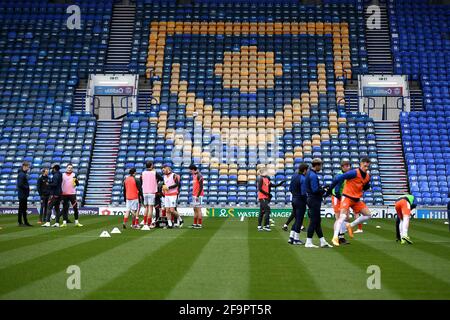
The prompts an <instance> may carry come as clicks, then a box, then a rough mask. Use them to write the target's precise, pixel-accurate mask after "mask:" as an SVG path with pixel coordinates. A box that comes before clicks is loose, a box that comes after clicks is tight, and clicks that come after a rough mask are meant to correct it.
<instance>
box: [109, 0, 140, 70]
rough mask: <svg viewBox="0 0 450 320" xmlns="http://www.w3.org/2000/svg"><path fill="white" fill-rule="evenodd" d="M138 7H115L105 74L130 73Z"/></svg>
mask: <svg viewBox="0 0 450 320" xmlns="http://www.w3.org/2000/svg"><path fill="white" fill-rule="evenodd" d="M135 16H136V7H135V6H132V5H114V7H113V14H112V18H111V28H110V33H109V42H108V52H107V56H106V64H105V72H107V73H128V72H129V70H128V69H129V68H128V65H129V63H130V59H131V48H132V44H133V32H134V23H135Z"/></svg>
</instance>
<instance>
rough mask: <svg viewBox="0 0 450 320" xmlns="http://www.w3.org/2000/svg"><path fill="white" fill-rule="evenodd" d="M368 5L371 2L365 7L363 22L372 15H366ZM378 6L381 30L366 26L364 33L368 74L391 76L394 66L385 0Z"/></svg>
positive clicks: (381, 0)
mask: <svg viewBox="0 0 450 320" xmlns="http://www.w3.org/2000/svg"><path fill="white" fill-rule="evenodd" d="M370 5H371V2H369V3H368V4H366V6H365V11H364V12H365V18H366V19H365V21H368V19H369V18H370V16H371V15H372V13H367V7H368V6H370ZM378 6H379V7H380V20H381V29H370V28H369V27H368V25H367V24H366V32H365V33H366V46H367V58H368V59H367V62H368V67H369V73H375V74H392V73H393V71H394V66H393V59H392V53H391V35H390V32H389V21H388V12H387V8H386V0H380V1H378Z"/></svg>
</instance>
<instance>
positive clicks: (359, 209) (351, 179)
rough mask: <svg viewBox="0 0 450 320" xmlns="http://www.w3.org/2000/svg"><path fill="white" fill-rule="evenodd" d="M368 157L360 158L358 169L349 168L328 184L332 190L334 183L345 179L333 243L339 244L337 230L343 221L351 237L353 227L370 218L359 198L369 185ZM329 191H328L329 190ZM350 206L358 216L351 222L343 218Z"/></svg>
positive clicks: (347, 213) (367, 209) (345, 217)
mask: <svg viewBox="0 0 450 320" xmlns="http://www.w3.org/2000/svg"><path fill="white" fill-rule="evenodd" d="M369 167H370V159H369V158H366V157H365V158H362V159H361V161H360V165H359V168H358V169H353V170H350V171H348V172H346V173H344V174H342V175H339V176H337V177H336V179H335V180H334V181H333V183H332V184H331V186H330V189H329V190H333V189H334V188H335V187H336V185H338V184H339V183H343V182H344V181H345V185H344V189H343V190H342V196H341V204H340V207H341V208H340V214H339V218H338V220H337V221H336V223H335V225H334V234H333V240H332V242H333V245H335V246H339V239H338V235H339V231H340V230H341V226H342V224H343V223H345V226H346V228H347V231H348V234H349V236H350V238H353V227H354V226H356V225H358V224H360V223H363V222H364V221H367V220H369V219H370V211H369V208H367V206H366V204H365V203H364V202H363V201H362V200H361V198H362V197H363V195H364V191H366V190H368V189H369V187H370V184H369V183H370V175H369V172H368V171H369ZM329 192H330V191H329ZM350 208H351V209H352V210H353V212H354V213H355V215H356V214H359V217H358V218H357V219H355V220H354V221H353V222H352V223H346V222H345V220H346V219H347V217H348V216H349V213H350Z"/></svg>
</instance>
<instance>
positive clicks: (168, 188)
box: [162, 165, 180, 228]
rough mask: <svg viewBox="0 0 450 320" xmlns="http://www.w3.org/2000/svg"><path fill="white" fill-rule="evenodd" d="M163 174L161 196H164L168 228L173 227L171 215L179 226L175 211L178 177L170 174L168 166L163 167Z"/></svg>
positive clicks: (178, 185)
mask: <svg viewBox="0 0 450 320" xmlns="http://www.w3.org/2000/svg"><path fill="white" fill-rule="evenodd" d="M163 173H164V185H163V188H162V190H163V194H164V201H163V202H164V208H165V209H166V216H167V223H168V225H169V228H172V227H173V224H172V215H173V216H174V218H177V220H178V222H177V225H179V216H178V214H177V213H176V211H175V208H176V206H177V199H178V193H179V188H180V176H179V175H177V174H175V173H173V172H172V168H171V167H170V166H169V165H164V167H163Z"/></svg>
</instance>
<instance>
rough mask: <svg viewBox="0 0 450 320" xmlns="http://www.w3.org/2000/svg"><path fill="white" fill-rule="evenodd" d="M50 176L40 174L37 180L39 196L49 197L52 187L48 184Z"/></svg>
mask: <svg viewBox="0 0 450 320" xmlns="http://www.w3.org/2000/svg"><path fill="white" fill-rule="evenodd" d="M48 182H49V181H48V176H40V177H39V179H38V181H37V191H38V193H39V196H41V197H48V196H49V195H50V188H49V186H48Z"/></svg>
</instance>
